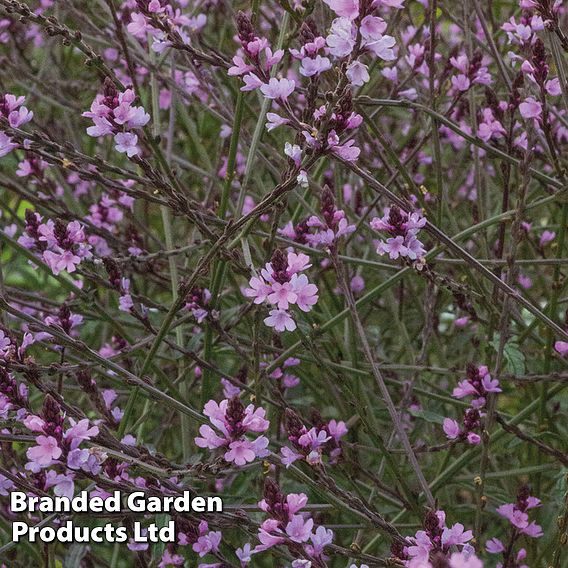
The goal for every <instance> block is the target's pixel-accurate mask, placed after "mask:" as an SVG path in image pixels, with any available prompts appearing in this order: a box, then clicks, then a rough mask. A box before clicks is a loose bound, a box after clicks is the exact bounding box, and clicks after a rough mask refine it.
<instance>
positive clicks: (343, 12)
mask: <svg viewBox="0 0 568 568" xmlns="http://www.w3.org/2000/svg"><path fill="white" fill-rule="evenodd" d="M323 1H324V2H325V3H326V4H327V5H328V6H329V7H330V8H331V9H332V10H333V11H334V12H335V13H336V14H337V15H338V16H340V17H342V18H349V19H350V20H354V19H355V18H356V17H357V16H358V15H359V0H323Z"/></svg>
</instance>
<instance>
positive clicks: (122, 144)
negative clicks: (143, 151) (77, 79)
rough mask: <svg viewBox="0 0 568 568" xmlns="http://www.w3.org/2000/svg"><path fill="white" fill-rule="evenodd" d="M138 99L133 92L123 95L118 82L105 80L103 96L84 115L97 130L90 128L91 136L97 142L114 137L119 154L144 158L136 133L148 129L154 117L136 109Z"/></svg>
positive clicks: (142, 109)
mask: <svg viewBox="0 0 568 568" xmlns="http://www.w3.org/2000/svg"><path fill="white" fill-rule="evenodd" d="M135 100H136V95H135V94H134V91H133V90H132V89H126V90H125V91H124V92H122V93H119V92H118V90H117V88H116V86H115V84H114V82H113V81H112V80H111V79H109V78H108V77H107V78H106V79H105V82H104V88H103V93H102V94H99V95H97V96H96V97H95V99H94V101H93V103H92V104H91V109H90V110H89V111H87V112H84V113H83V116H85V117H87V118H90V119H91V120H92V121H93V123H94V126H89V128H87V134H88V135H89V136H93V137H94V138H101V137H104V136H109V135H110V136H113V138H114V148H115V150H116V151H117V152H121V153H126V155H127V156H128V157H129V158H131V157H132V156H137V155H138V154H140V148H139V147H138V135H137V134H135V133H134V132H133V130H137V129H140V128H142V127H143V126H145V125H146V124H147V123H148V121H149V120H150V115H149V114H148V113H147V112H146V111H145V110H144V107H141V106H133V103H134V101H135Z"/></svg>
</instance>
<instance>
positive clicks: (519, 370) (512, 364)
mask: <svg viewBox="0 0 568 568" xmlns="http://www.w3.org/2000/svg"><path fill="white" fill-rule="evenodd" d="M499 342H500V337H499V334H497V335H496V336H495V339H493V341H491V342H490V345H491V347H493V349H494V350H495V352H498V351H499ZM503 357H504V359H505V369H506V371H507V372H509V373H511V374H512V375H524V374H525V356H524V354H523V353H522V352H521V350H520V349H519V344H518V343H517V340H516V338H515V337H512V338H511V339H510V340H509V341H507V343H505V346H504V347H503Z"/></svg>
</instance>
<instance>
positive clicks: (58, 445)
mask: <svg viewBox="0 0 568 568" xmlns="http://www.w3.org/2000/svg"><path fill="white" fill-rule="evenodd" d="M22 422H23V424H24V425H25V427H26V428H27V429H28V430H31V431H32V432H35V433H37V434H38V435H37V436H36V438H35V442H36V445H35V446H32V447H30V448H28V450H27V452H26V456H27V458H28V460H29V461H28V463H27V464H26V466H25V467H26V470H28V471H30V472H32V473H33V474H34V475H35V476H36V480H38V482H40V481H41V483H42V485H43V487H41V488H42V489H44V490H45V489H49V488H50V487H53V488H54V492H55V494H56V495H65V496H67V497H71V496H73V493H74V479H75V476H76V472H83V473H87V474H91V475H97V474H98V473H99V472H100V471H101V462H102V461H103V460H104V459H105V457H106V456H104V455H102V454H100V453H99V452H98V451H97V450H96V449H94V448H93V449H83V448H80V445H81V444H82V442H84V441H86V440H90V439H91V438H93V437H95V436H97V435H98V433H99V429H98V427H97V426H91V425H90V423H89V420H88V419H86V418H84V419H82V420H79V421H78V422H76V421H75V420H74V419H73V418H69V424H70V426H69V427H67V428H66V427H65V418H64V416H63V415H62V413H61V408H60V406H59V404H58V403H57V402H56V401H55V400H54V399H53V398H52V397H51V396H49V395H48V396H46V397H45V400H44V403H43V409H42V412H41V415H39V416H38V415H35V414H31V413H30V414H27V416H26V417H25V418H24V419H23V421H22ZM54 466H58V467H59V469H60V470H62V473H57V469H56V468H55V467H54ZM48 468H49V469H48ZM46 469H48V471H47V472H44V471H43V470H46Z"/></svg>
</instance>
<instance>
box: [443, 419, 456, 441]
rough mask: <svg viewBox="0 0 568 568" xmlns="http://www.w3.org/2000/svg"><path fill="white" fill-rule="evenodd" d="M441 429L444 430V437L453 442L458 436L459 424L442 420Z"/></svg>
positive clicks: (450, 420) (449, 420)
mask: <svg viewBox="0 0 568 568" xmlns="http://www.w3.org/2000/svg"><path fill="white" fill-rule="evenodd" d="M442 427H443V429H444V432H445V433H446V436H447V437H448V438H449V439H450V440H455V439H456V438H457V437H458V436H459V434H460V426H459V424H458V423H457V422H456V421H455V420H452V419H451V418H444V424H443V426H442Z"/></svg>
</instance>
